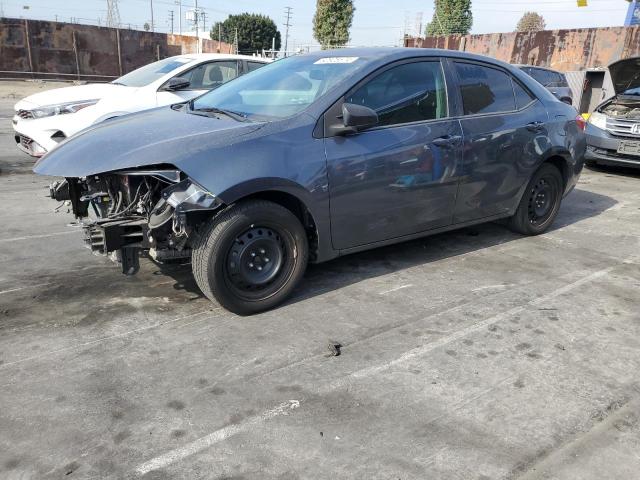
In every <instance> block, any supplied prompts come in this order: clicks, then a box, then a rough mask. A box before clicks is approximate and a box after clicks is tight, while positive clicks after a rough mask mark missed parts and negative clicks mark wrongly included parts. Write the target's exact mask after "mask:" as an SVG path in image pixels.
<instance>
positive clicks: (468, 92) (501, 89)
mask: <svg viewBox="0 0 640 480" xmlns="http://www.w3.org/2000/svg"><path fill="white" fill-rule="evenodd" d="M455 66H456V70H457V72H458V79H459V82H460V91H461V93H462V105H463V107H464V114H465V115H474V114H478V113H496V112H509V111H512V110H515V109H516V104H515V99H514V95H513V87H512V86H511V77H510V76H509V75H507V74H506V73H504V72H502V71H500V70H496V69H495V68H490V67H483V66H481V65H476V64H471V63H461V62H455Z"/></svg>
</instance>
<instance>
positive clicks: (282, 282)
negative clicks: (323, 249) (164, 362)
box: [192, 200, 308, 315]
mask: <svg viewBox="0 0 640 480" xmlns="http://www.w3.org/2000/svg"><path fill="white" fill-rule="evenodd" d="M194 243H195V245H194V246H193V258H192V268H193V275H194V277H195V280H196V283H197V284H198V287H200V289H201V290H202V292H203V293H204V294H205V295H206V296H207V297H208V298H209V299H210V300H213V301H217V302H219V303H220V304H221V305H222V306H223V307H225V308H226V309H228V310H230V311H232V312H234V313H237V314H239V315H250V314H252V313H257V312H261V311H264V310H268V309H270V308H273V307H275V306H276V305H278V304H280V303H281V302H283V301H284V300H285V299H286V298H287V297H288V296H289V295H290V294H291V292H292V291H293V289H294V288H295V286H296V285H297V284H298V283H299V281H300V280H301V278H302V276H303V275H304V272H305V269H306V266H307V257H308V244H307V237H306V232H305V230H304V228H303V227H302V225H301V223H300V221H299V220H298V218H297V217H296V216H295V215H294V214H293V213H291V212H290V211H289V210H287V209H286V208H284V207H282V206H280V205H278V204H275V203H272V202H267V201H263V200H252V201H248V202H244V203H240V204H237V205H234V206H232V207H231V208H229V209H228V210H226V211H225V212H223V213H222V214H220V215H219V216H217V217H216V218H215V219H214V220H213V221H212V222H211V223H210V224H209V225H206V226H205V227H204V228H203V229H202V230H201V231H200V233H199V234H198V236H197V239H196V241H195V242H194Z"/></svg>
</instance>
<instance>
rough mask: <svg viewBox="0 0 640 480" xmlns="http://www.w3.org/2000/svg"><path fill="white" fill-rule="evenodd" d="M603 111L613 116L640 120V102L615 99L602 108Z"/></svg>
mask: <svg viewBox="0 0 640 480" xmlns="http://www.w3.org/2000/svg"><path fill="white" fill-rule="evenodd" d="M601 112H602V113H604V114H605V115H607V116H609V117H613V118H623V119H628V120H640V102H637V101H634V102H628V101H620V100H614V101H613V102H611V103H610V104H608V105H606V106H605V107H604V108H602V110H601Z"/></svg>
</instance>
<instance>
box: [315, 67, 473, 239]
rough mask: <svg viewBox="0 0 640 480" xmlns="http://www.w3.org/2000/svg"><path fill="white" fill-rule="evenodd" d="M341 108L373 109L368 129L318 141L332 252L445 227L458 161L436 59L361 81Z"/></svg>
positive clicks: (328, 118)
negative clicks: (324, 170)
mask: <svg viewBox="0 0 640 480" xmlns="http://www.w3.org/2000/svg"><path fill="white" fill-rule="evenodd" d="M342 102H348V103H354V104H358V105H365V106H368V107H370V108H372V109H374V110H375V111H376V112H377V113H378V115H379V119H380V123H379V124H378V125H377V126H376V127H375V128H371V129H369V130H366V131H362V132H360V133H357V134H354V135H348V136H329V137H328V138H326V140H325V146H326V155H327V164H328V172H329V191H330V196H331V227H332V240H333V245H334V247H335V248H337V249H348V248H352V247H357V246H360V245H365V244H369V243H375V242H379V241H384V240H388V239H392V238H397V237H402V236H404V235H410V234H413V233H417V232H422V231H426V230H429V229H433V228H437V227H442V226H445V225H450V224H451V222H452V215H453V208H454V205H455V198H456V192H457V188H458V178H459V168H460V161H461V157H462V151H461V145H462V138H461V129H460V124H459V123H458V121H457V120H454V119H451V118H450V116H449V106H448V93H447V83H446V81H445V74H444V70H443V66H442V64H441V62H440V60H439V59H419V60H410V61H403V62H398V63H395V64H392V65H390V66H387V67H386V68H385V69H383V70H382V71H379V72H377V73H375V74H373V75H372V76H370V77H369V78H367V79H365V80H364V81H362V82H360V83H359V84H358V85H357V86H356V87H355V88H354V89H353V90H352V91H350V92H349V93H347V94H346V95H345V97H344V98H343V99H342V100H341V101H339V102H338V103H337V104H336V105H334V106H333V107H332V108H331V109H330V110H329V111H328V112H327V114H326V115H325V125H330V124H335V123H336V122H340V115H341V108H342Z"/></svg>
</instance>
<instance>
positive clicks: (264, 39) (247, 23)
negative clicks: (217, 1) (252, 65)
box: [209, 13, 281, 53]
mask: <svg viewBox="0 0 640 480" xmlns="http://www.w3.org/2000/svg"><path fill="white" fill-rule="evenodd" d="M236 29H237V31H238V51H239V52H240V53H253V52H256V51H260V50H262V49H264V50H271V46H272V41H273V38H275V39H276V50H279V49H280V42H281V35H280V32H279V31H278V27H277V26H276V23H275V22H274V21H273V20H271V19H270V18H269V17H267V16H265V15H258V14H255V13H241V14H240V15H229V17H227V19H226V20H225V21H224V22H217V23H216V24H215V25H213V27H211V32H210V33H209V36H210V37H211V38H212V39H213V40H218V41H221V42H226V43H230V44H233V43H235V41H236ZM221 31H222V38H218V37H219V34H220V32H221Z"/></svg>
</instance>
